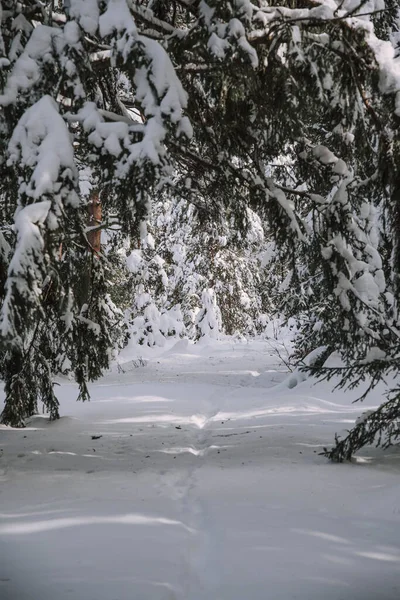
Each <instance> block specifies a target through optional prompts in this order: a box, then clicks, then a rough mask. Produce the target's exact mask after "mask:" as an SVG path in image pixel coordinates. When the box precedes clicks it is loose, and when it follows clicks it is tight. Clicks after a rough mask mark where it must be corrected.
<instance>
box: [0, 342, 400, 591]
mask: <svg viewBox="0 0 400 600" xmlns="http://www.w3.org/2000/svg"><path fill="white" fill-rule="evenodd" d="M131 358H132V356H130V355H129V353H126V354H125V358H123V359H122V360H124V361H125V362H124V363H123V369H124V372H118V371H117V369H115V371H114V372H112V373H110V374H108V375H107V376H106V377H104V379H103V380H101V381H100V382H98V383H97V384H95V385H93V386H92V387H91V391H92V401H91V402H90V403H88V404H80V403H76V402H75V398H76V388H75V386H74V385H72V384H71V383H69V382H66V381H64V382H62V384H61V386H60V388H59V396H60V398H61V411H62V414H63V415H64V416H63V417H62V418H61V419H60V421H57V422H54V423H49V422H48V421H47V419H46V418H45V417H42V416H38V417H35V418H33V419H32V420H31V422H30V423H29V425H28V427H27V428H26V429H24V430H13V429H10V428H5V427H3V428H1V429H0V448H1V451H0V513H1V514H0V598H1V600H63V599H68V600H290V599H295V598H296V599H298V600H399V598H400V478H399V475H400V453H399V451H398V450H396V449H395V450H392V451H390V452H389V451H386V452H383V451H377V450H369V451H368V452H365V453H363V457H359V458H358V460H357V461H355V462H354V463H352V464H343V465H334V464H331V463H329V462H327V461H326V460H325V459H324V458H323V457H321V456H319V452H320V451H321V450H322V448H323V446H325V445H329V444H331V443H332V440H333V436H334V433H335V432H336V431H341V430H343V429H345V428H347V427H349V426H350V425H351V424H352V423H353V422H354V420H355V418H356V417H357V416H358V415H359V414H360V413H361V412H362V410H365V408H364V406H361V405H359V404H355V405H352V404H351V401H352V400H353V399H354V398H355V397H356V394H355V393H344V392H335V393H334V394H331V393H330V388H331V386H330V385H328V384H317V385H314V384H313V382H312V381H310V380H307V381H303V382H299V383H298V384H297V385H294V384H295V383H296V380H295V378H293V377H292V379H291V381H290V382H289V380H288V379H287V378H288V374H287V372H286V369H285V367H284V366H283V365H282V363H281V362H280V361H279V358H278V356H277V354H276V353H275V352H274V351H271V347H270V345H269V344H268V343H266V342H261V341H260V342H253V343H251V344H250V343H249V344H246V343H233V342H224V343H216V342H215V343H213V344H212V345H209V346H207V345H206V344H203V345H197V346H189V345H188V344H187V342H184V341H182V342H178V344H176V345H175V346H174V347H172V348H170V349H169V350H163V351H158V353H152V354H149V356H148V357H147V359H146V360H147V364H146V365H145V366H139V367H135V366H134V364H133V363H132V361H131ZM378 402H379V392H375V394H374V396H372V397H371V399H370V400H369V401H368V403H367V406H368V407H370V406H373V405H376V404H377V403H378ZM93 436H101V437H97V439H92V437H93Z"/></svg>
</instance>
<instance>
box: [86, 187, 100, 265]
mask: <svg viewBox="0 0 400 600" xmlns="http://www.w3.org/2000/svg"><path fill="white" fill-rule="evenodd" d="M88 208H89V223H88V225H89V227H96V226H98V225H100V224H101V201H100V198H99V192H98V191H97V190H93V191H92V193H91V195H90V200H89V204H88ZM87 239H88V242H89V247H90V250H91V251H92V252H93V254H94V255H95V256H99V254H100V251H101V229H92V230H90V231H89V232H88V236H87Z"/></svg>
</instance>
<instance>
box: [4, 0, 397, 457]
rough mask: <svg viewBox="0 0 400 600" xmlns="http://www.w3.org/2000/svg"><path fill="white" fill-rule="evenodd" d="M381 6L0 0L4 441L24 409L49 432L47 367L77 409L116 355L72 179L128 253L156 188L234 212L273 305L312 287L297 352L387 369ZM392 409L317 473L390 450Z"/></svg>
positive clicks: (100, 275)
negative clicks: (253, 233)
mask: <svg viewBox="0 0 400 600" xmlns="http://www.w3.org/2000/svg"><path fill="white" fill-rule="evenodd" d="M397 4H398V3H397V1H395V0H386V1H384V0H340V1H339V0H298V1H293V0H284V1H281V2H275V1H274V2H269V3H268V4H267V3H266V2H265V1H264V0H255V1H254V2H250V1H249V0H234V1H230V2H228V1H227V0H226V1H225V0H208V1H205V0H201V1H199V0H171V1H167V0H148V1H146V0H145V1H140V2H139V1H134V0H108V1H107V0H106V1H100V0H99V1H98V0H70V1H69V2H65V3H56V2H50V1H49V2H41V3H40V4H39V3H37V2H35V1H34V0H25V1H22V2H20V3H14V2H11V1H10V2H7V1H4V0H3V1H2V2H1V6H2V11H1V33H2V37H1V41H0V50H1V54H2V56H1V57H0V67H1V71H0V85H1V95H0V107H1V109H0V110H1V113H0V115H1V117H0V119H1V123H0V127H1V133H2V135H1V142H0V143H1V144H3V148H2V149H3V151H4V153H3V156H4V157H5V158H4V159H3V161H2V162H1V167H0V168H1V179H0V186H1V187H0V198H1V205H0V211H1V216H2V217H3V223H4V225H3V226H2V230H1V233H0V261H1V262H0V265H1V269H2V272H1V277H0V284H1V286H2V288H1V292H0V293H1V297H2V313H1V336H2V337H1V340H2V344H1V349H0V352H1V358H2V376H3V378H4V380H5V383H6V408H5V411H4V413H3V417H2V418H3V421H4V422H6V423H10V424H13V425H21V424H22V423H23V420H24V418H25V417H26V416H27V415H29V414H32V412H33V411H34V410H35V409H36V402H37V400H38V399H42V400H43V401H44V403H45V405H46V406H47V407H48V409H49V410H50V414H51V416H53V417H56V416H57V400H56V398H55V396H54V392H53V386H52V377H53V375H54V374H55V373H57V372H58V370H59V369H60V365H59V362H60V359H59V357H60V355H63V356H65V357H66V358H67V359H68V360H69V361H70V369H71V371H72V372H74V373H75V377H76V379H77V381H78V382H79V383H80V386H81V395H82V397H83V398H85V397H86V396H87V389H86V381H87V380H88V379H92V378H95V377H97V376H98V375H99V374H100V372H101V370H102V369H103V368H104V367H106V366H107V364H108V361H109V357H110V351H111V348H112V347H113V345H115V343H116V340H115V338H114V337H113V335H112V333H111V332H112V330H114V327H113V325H112V324H114V323H115V322H116V321H118V313H117V311H116V310H115V308H113V306H112V304H111V303H110V302H109V301H108V300H107V298H108V296H107V286H108V280H107V276H106V274H105V273H104V269H105V268H106V266H107V261H106V260H105V259H104V257H102V256H101V255H100V256H97V255H94V253H93V252H90V248H89V250H88V244H87V226H86V221H87V207H86V204H85V202H84V201H83V199H82V197H81V196H80V195H79V193H78V180H79V177H78V171H79V167H80V165H85V166H88V167H90V168H91V169H92V170H93V174H94V175H93V176H94V177H95V181H96V185H97V186H98V188H99V190H101V194H102V203H103V212H104V221H105V223H107V221H108V218H109V215H111V214H113V215H117V218H118V222H119V227H120V232H121V235H124V236H127V237H130V238H131V239H132V240H134V239H137V236H138V228H139V227H140V223H141V222H142V221H143V220H145V219H146V216H147V214H148V211H149V208H150V203H151V198H152V196H154V194H155V193H158V192H159V190H161V189H162V190H163V192H164V194H173V195H174V197H176V198H179V197H182V198H183V199H184V200H185V201H187V202H190V203H192V204H193V205H195V206H198V205H201V206H202V208H204V210H205V211H206V212H207V214H208V218H209V219H210V222H212V221H213V220H214V219H216V215H219V214H227V215H235V219H234V223H235V227H238V228H239V227H240V228H243V230H245V229H246V227H247V215H248V209H251V210H252V211H254V212H255V213H256V214H258V216H259V218H260V219H261V220H262V222H263V224H264V228H265V229H266V231H267V232H268V235H269V236H270V237H271V240H273V243H274V244H275V245H276V248H278V249H279V253H280V255H281V256H284V257H285V264H286V265H288V269H290V271H291V279H290V287H291V297H292V298H293V297H294V296H295V295H296V294H298V293H302V291H303V290H305V289H307V290H309V289H311V293H309V292H307V293H308V295H309V298H308V299H307V301H305V302H303V303H302V304H303V305H304V306H303V308H302V310H303V314H304V315H305V318H304V319H303V326H302V329H301V332H300V336H299V339H298V348H299V351H301V349H302V348H308V347H313V346H320V345H323V346H326V347H327V349H329V351H331V350H337V351H339V352H340V353H341V354H342V356H343V358H344V359H345V361H346V364H347V365H348V368H347V370H345V371H343V372H342V375H343V382H346V381H351V380H352V381H353V382H357V381H358V380H359V378H363V377H366V376H367V375H369V376H370V375H372V381H373V383H374V382H375V381H377V380H378V379H379V378H380V377H381V376H382V375H383V374H384V373H385V372H387V371H388V370H394V371H396V372H397V369H398V367H397V362H398V354H399V329H400V328H399V323H398V313H397V298H398V291H399V283H398V282H399V272H400V261H399V256H400V250H399V248H400V240H399V235H400V229H399V228H398V227H397V224H398V220H399V214H400V208H399V207H400V173H399V165H400V157H399V117H400V66H399V59H398V57H396V49H395V44H396V43H397V42H396V40H397V33H396V32H397V22H398V6H397ZM278 271H279V269H278ZM278 271H277V272H278ZM285 271H286V274H287V269H286V267H285V268H284V269H282V273H285ZM310 280H312V281H313V282H314V283H313V285H312V286H310V285H305V284H306V283H307V282H308V281H310ZM88 281H89V284H88ZM83 283H84V284H85V285H83ZM82 290H83V291H82ZM289 304H290V305H292V304H293V303H292V302H290V303H289ZM47 331H51V332H52V334H51V338H50V342H49V343H48V344H47V345H45V346H44V347H43V345H42V344H41V343H40V340H42V339H43V335H44V334H45V332H47ZM60 349H61V350H60ZM314 368H315V369H317V372H318V373H324V371H323V365H322V364H321V365H316V366H314ZM332 373H334V371H331V372H329V373H328V375H330V374H332ZM351 378H353V379H351ZM399 405H400V396H399V395H398V394H397V392H395V393H394V395H393V396H392V397H391V398H390V399H389V400H388V402H387V403H386V404H385V405H383V407H381V409H379V411H377V412H376V413H374V414H372V415H370V416H368V417H367V419H366V420H364V421H363V422H362V423H360V424H359V425H357V426H356V428H355V429H354V430H353V432H352V433H351V434H350V436H349V437H348V438H347V439H345V440H342V441H338V444H337V446H336V448H335V449H334V450H333V451H332V452H331V453H330V456H331V457H332V458H334V459H337V460H342V459H343V458H348V457H350V456H351V454H352V452H354V451H355V450H357V449H358V448H359V447H360V446H361V445H362V444H363V443H365V442H370V441H373V440H374V439H375V438H376V434H382V436H383V437H382V438H381V440H382V441H383V443H391V442H392V441H393V440H395V439H396V438H397V436H398V434H399V429H398V425H397V424H398V422H399V421H398V417H399V413H400V408H399Z"/></svg>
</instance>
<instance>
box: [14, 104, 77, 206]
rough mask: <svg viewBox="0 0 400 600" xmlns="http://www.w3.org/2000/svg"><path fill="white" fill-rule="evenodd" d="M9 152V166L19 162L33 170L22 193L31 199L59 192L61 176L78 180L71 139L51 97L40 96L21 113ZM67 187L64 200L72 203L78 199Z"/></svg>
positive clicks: (74, 203) (60, 189) (75, 203)
mask: <svg viewBox="0 0 400 600" xmlns="http://www.w3.org/2000/svg"><path fill="white" fill-rule="evenodd" d="M8 152H9V159H8V164H9V165H13V164H16V163H19V164H20V165H22V166H26V167H28V168H29V169H32V175H31V177H30V181H29V182H26V183H25V184H23V186H22V188H21V192H22V193H24V194H26V195H27V196H29V197H30V198H32V199H33V200H38V199H40V198H42V196H45V195H46V194H47V195H52V194H54V193H55V192H58V193H62V191H63V190H62V187H61V186H62V183H61V182H60V179H61V180H69V182H71V181H77V171H76V167H75V162H74V151H73V147H72V143H71V138H70V135H69V132H68V129H67V127H66V124H65V122H64V120H63V118H62V117H61V116H60V114H59V112H58V106H57V103H56V102H55V101H54V100H53V99H52V98H51V97H50V96H43V98H41V99H40V100H39V101H38V102H36V104H34V105H33V106H31V107H30V108H29V109H28V110H27V111H26V112H25V113H24V114H23V116H22V117H21V119H20V121H19V123H18V125H17V126H16V128H15V130H14V133H13V135H12V137H11V140H10V144H9V148H8ZM69 188H70V189H69V190H68V191H67V193H66V194H65V196H66V197H65V201H67V202H69V203H70V204H72V205H74V206H75V205H77V204H78V202H79V200H78V197H77V195H76V193H75V192H74V190H71V186H69ZM64 191H66V190H64Z"/></svg>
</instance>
